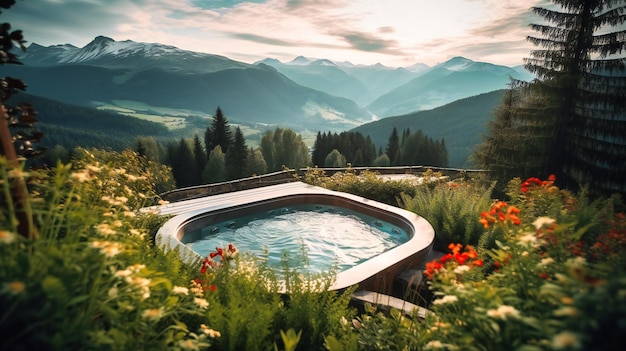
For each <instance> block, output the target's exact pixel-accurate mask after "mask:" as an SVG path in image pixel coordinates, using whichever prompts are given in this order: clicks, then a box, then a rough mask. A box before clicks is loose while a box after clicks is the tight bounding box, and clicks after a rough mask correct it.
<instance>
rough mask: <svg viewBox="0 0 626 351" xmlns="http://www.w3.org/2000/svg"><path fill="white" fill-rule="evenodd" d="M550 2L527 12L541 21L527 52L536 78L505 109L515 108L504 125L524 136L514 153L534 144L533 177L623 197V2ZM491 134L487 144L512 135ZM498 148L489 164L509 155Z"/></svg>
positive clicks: (625, 131)
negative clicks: (530, 49)
mask: <svg viewBox="0 0 626 351" xmlns="http://www.w3.org/2000/svg"><path fill="white" fill-rule="evenodd" d="M552 2H553V3H554V6H550V7H549V8H543V7H533V8H532V11H533V12H534V13H536V14H538V15H539V16H541V17H542V18H543V19H544V21H545V23H544V24H531V25H530V26H531V28H532V29H534V30H535V31H537V32H538V33H539V34H538V35H537V36H530V37H528V40H529V41H531V42H532V43H534V44H535V45H537V46H539V47H540V48H539V49H537V50H533V51H531V52H530V58H527V59H526V64H525V67H526V68H527V69H528V70H529V71H530V72H532V73H534V74H535V75H536V77H537V79H536V80H535V81H534V82H533V83H532V84H531V85H530V86H529V87H527V88H524V89H522V90H521V91H522V93H523V94H520V95H519V97H520V98H521V102H514V103H513V104H512V105H518V106H519V107H517V106H516V107H515V108H514V109H513V110H512V112H513V114H512V115H511V117H512V120H511V121H509V122H507V123H510V124H511V126H512V128H518V130H520V132H521V133H523V135H526V136H528V137H529V138H530V139H529V141H530V142H527V141H526V140H522V141H521V143H520V144H519V145H518V147H519V149H518V150H515V151H516V152H517V153H518V155H516V156H517V160H518V161H519V162H520V163H524V162H528V161H527V160H526V159H525V157H529V156H528V155H529V154H530V151H531V150H529V147H530V145H531V144H533V143H534V144H535V145H536V149H535V153H536V154H535V155H532V156H530V157H531V160H532V162H530V166H531V167H537V170H536V172H537V173H536V174H534V176H538V177H547V176H548V175H549V174H554V175H556V178H557V183H558V184H559V185H560V186H563V187H567V188H570V189H572V190H578V188H579V186H581V185H582V186H587V187H588V188H589V190H590V192H591V193H593V194H598V195H599V194H609V193H615V192H617V193H622V194H626V181H625V178H626V162H625V161H626V137H625V136H626V109H625V107H626V64H625V59H624V56H623V54H622V52H623V50H624V49H625V42H626V29H625V27H624V23H625V22H626V15H625V12H626V5H625V3H624V1H623V0H622V1H615V0H592V1H590V0H553V1H552ZM505 104H509V105H511V103H509V102H506V101H505ZM497 123H505V120H504V119H502V118H501V119H500V121H498V122H497ZM492 129H493V128H492ZM491 133H492V136H489V137H488V138H487V139H486V143H493V142H494V141H495V140H501V139H503V138H504V137H506V136H507V135H508V136H511V135H513V132H512V131H511V130H504V129H500V130H498V131H495V134H500V135H495V134H494V130H492V131H491ZM502 145H507V146H506V147H504V146H503V147H501V146H498V145H496V144H492V145H491V146H490V147H491V148H493V149H494V151H493V154H492V156H493V159H492V160H490V161H488V162H490V164H488V166H491V167H494V166H493V164H492V162H497V159H504V158H507V157H508V156H507V155H506V154H507V153H509V152H511V146H510V144H507V143H504V144H502ZM508 158H509V160H510V161H513V162H514V158H511V157H508ZM495 167H497V166H495ZM518 176H521V174H518Z"/></svg>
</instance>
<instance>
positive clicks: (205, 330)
mask: <svg viewBox="0 0 626 351" xmlns="http://www.w3.org/2000/svg"><path fill="white" fill-rule="evenodd" d="M200 330H201V331H202V332H203V333H204V334H206V335H208V336H209V337H210V338H219V337H220V336H222V334H221V333H220V332H218V331H217V330H213V329H211V328H209V327H207V326H206V325H205V324H200Z"/></svg>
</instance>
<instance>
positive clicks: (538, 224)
mask: <svg viewBox="0 0 626 351" xmlns="http://www.w3.org/2000/svg"><path fill="white" fill-rule="evenodd" d="M554 222H556V220H555V219H553V218H550V217H538V218H537V219H535V221H534V222H533V225H534V226H535V228H537V229H541V228H543V226H545V225H551V224H553V223H554Z"/></svg>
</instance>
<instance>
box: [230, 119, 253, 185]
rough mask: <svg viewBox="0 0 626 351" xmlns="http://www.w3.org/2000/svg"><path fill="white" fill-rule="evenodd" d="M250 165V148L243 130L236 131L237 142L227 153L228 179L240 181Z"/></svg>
mask: <svg viewBox="0 0 626 351" xmlns="http://www.w3.org/2000/svg"><path fill="white" fill-rule="evenodd" d="M247 163H248V146H247V145H246V138H245V137H244V136H243V133H242V132H241V128H239V127H237V128H236V129H235V140H234V141H233V143H232V145H231V146H230V147H229V148H228V151H227V152H226V176H227V178H228V179H239V178H243V177H245V176H248V174H245V171H246V169H247Z"/></svg>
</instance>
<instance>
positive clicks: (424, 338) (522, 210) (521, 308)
mask: <svg viewBox="0 0 626 351" xmlns="http://www.w3.org/2000/svg"><path fill="white" fill-rule="evenodd" d="M508 194H509V196H510V202H509V203H506V202H503V201H496V202H494V203H493V205H490V206H487V207H486V208H485V209H484V212H482V213H481V215H480V216H479V218H480V220H479V222H480V223H481V224H482V226H483V229H484V230H483V235H482V236H483V237H481V238H480V239H479V242H484V241H485V239H484V237H489V238H494V237H495V238H497V240H492V242H493V245H491V246H488V245H482V246H481V247H479V248H478V249H474V248H473V247H472V246H471V245H464V244H460V243H458V244H450V245H449V249H450V251H451V252H449V253H447V254H445V255H444V256H443V257H441V258H440V259H437V260H435V261H432V262H429V263H428V264H427V265H426V271H425V274H426V277H427V278H428V289H429V291H430V293H432V294H433V299H431V300H430V301H429V302H428V304H427V306H428V307H429V308H430V309H431V311H432V312H433V313H432V314H429V315H427V317H426V319H424V320H422V321H418V320H417V319H416V318H411V317H408V316H403V315H401V314H399V313H394V312H392V313H391V314H382V313H380V312H379V311H378V310H376V309H373V308H366V311H365V313H364V314H363V315H360V316H359V317H357V318H355V319H354V320H353V321H352V323H345V324H344V328H345V329H347V330H350V331H352V332H353V333H355V334H356V335H357V337H356V338H354V337H350V336H346V335H343V336H340V337H337V338H335V337H329V338H327V346H328V348H329V350H357V349H363V350H369V349H388V350H406V349H411V350H412V349H416V350H507V349H515V350H532V351H538V350H612V349H616V348H619V347H621V345H623V343H624V341H625V340H624V333H625V332H626V318H625V317H624V316H626V299H624V292H625V291H626V279H625V278H624V269H626V258H625V257H624V255H623V250H624V249H626V216H624V213H623V212H616V209H618V208H620V209H622V210H623V207H621V206H622V205H621V204H620V203H619V201H618V200H617V199H616V198H609V199H603V200H597V201H595V202H591V203H590V202H587V201H584V200H583V199H584V198H585V196H586V194H584V193H582V194H579V195H577V196H574V195H572V194H571V193H570V192H568V191H564V190H561V189H559V188H557V187H555V186H554V181H553V180H545V181H542V180H539V179H537V178H531V179H528V180H526V181H524V182H521V181H519V179H517V180H514V181H512V182H511V184H510V186H509V193H508ZM591 214H592V215H591ZM374 335H375V336H374ZM372 345H375V346H372Z"/></svg>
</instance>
